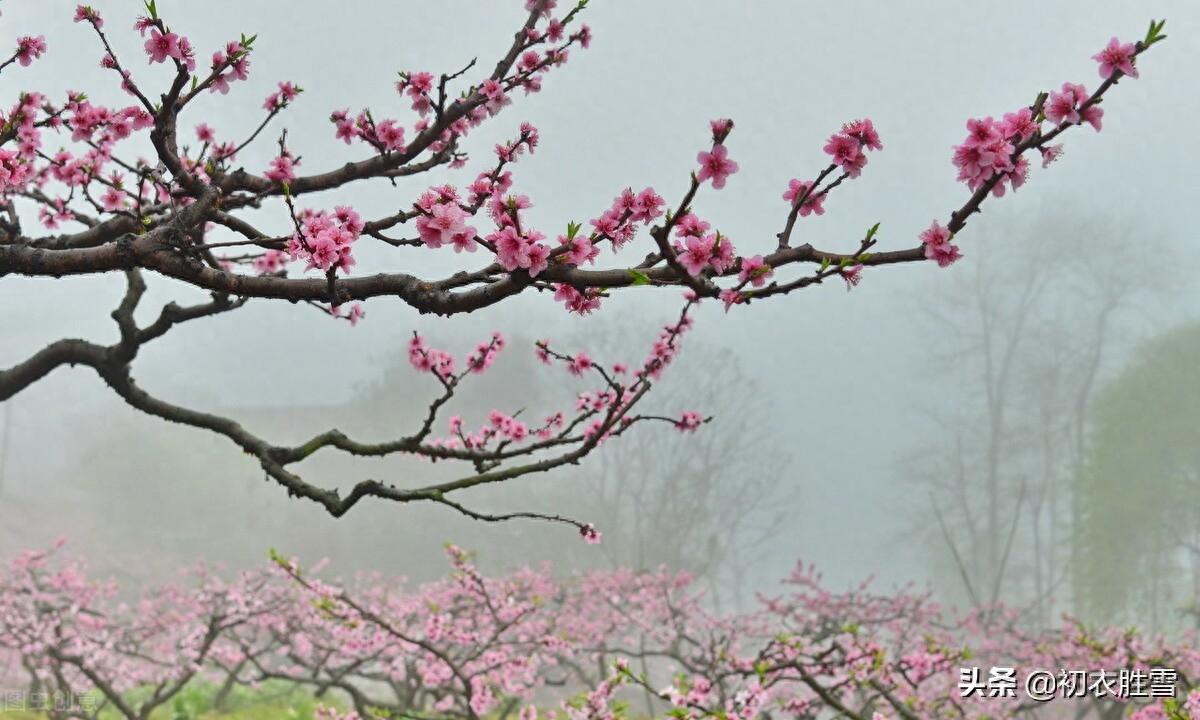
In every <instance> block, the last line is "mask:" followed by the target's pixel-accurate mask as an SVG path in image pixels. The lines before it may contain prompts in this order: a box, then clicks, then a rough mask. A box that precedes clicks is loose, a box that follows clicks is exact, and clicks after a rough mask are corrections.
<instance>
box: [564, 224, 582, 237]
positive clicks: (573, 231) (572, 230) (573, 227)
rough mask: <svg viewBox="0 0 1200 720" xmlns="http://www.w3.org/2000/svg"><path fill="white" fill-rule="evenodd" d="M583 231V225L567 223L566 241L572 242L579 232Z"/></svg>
mask: <svg viewBox="0 0 1200 720" xmlns="http://www.w3.org/2000/svg"><path fill="white" fill-rule="evenodd" d="M582 229H583V223H577V222H569V223H567V239H568V240H574V239H575V236H576V235H578V234H579V231H580V230H582Z"/></svg>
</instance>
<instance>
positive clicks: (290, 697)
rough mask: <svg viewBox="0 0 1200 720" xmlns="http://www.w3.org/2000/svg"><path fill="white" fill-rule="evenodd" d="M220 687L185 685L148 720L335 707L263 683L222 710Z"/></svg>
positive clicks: (8, 719)
mask: <svg viewBox="0 0 1200 720" xmlns="http://www.w3.org/2000/svg"><path fill="white" fill-rule="evenodd" d="M218 690H219V687H218V686H217V685H216V684H215V683H212V682H208V681H204V680H195V681H193V682H191V683H188V685H187V686H186V687H184V688H183V690H181V691H180V692H179V694H178V695H176V696H175V697H174V698H172V699H171V701H170V702H168V703H166V704H164V705H162V706H160V707H158V708H156V709H155V710H154V712H152V713H151V714H150V720H313V716H314V713H315V711H316V708H317V705H318V704H324V705H334V706H337V705H338V703H336V702H331V701H330V700H329V699H322V700H321V701H318V700H317V699H316V698H314V697H313V696H312V694H311V693H309V692H308V691H306V690H304V689H303V688H298V687H295V686H293V685H290V684H288V683H270V682H268V683H264V684H263V685H262V686H261V687H259V688H258V689H257V690H252V689H250V688H247V687H244V686H241V685H239V686H236V687H234V689H233V690H232V691H231V692H230V693H229V695H228V696H227V697H226V701H225V706H226V707H225V708H224V709H217V708H215V707H214V701H215V700H216V696H217V692H218ZM147 694H149V690H148V689H147V690H134V691H131V692H129V693H128V694H127V695H126V697H127V698H128V699H129V700H130V701H131V702H133V703H134V704H135V705H136V704H137V702H138V701H139V700H140V698H141V697H144V696H145V695H147ZM5 708H6V706H5V705H3V704H0V720H45V719H46V718H47V717H48V715H47V713H46V712H44V711H39V710H6V709H5ZM100 717H101V718H103V719H104V720H110V719H111V720H120V718H121V715H120V713H118V712H116V711H115V710H113V709H111V708H109V709H107V710H105V711H104V712H102V713H100Z"/></svg>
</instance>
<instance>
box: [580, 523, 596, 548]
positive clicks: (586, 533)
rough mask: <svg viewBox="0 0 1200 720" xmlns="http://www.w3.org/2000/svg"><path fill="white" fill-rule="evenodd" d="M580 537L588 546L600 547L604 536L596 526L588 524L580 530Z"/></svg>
mask: <svg viewBox="0 0 1200 720" xmlns="http://www.w3.org/2000/svg"><path fill="white" fill-rule="evenodd" d="M579 535H580V537H582V538H583V541H584V542H586V543H587V544H588V545H599V544H600V536H601V535H602V533H601V532H600V531H599V530H597V529H596V526H595V525H593V524H591V523H588V524H586V525H584V526H583V527H581V528H579Z"/></svg>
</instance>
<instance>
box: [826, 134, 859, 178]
mask: <svg viewBox="0 0 1200 720" xmlns="http://www.w3.org/2000/svg"><path fill="white" fill-rule="evenodd" d="M824 150H825V154H826V155H829V156H830V157H831V158H833V164H834V165H837V166H838V167H840V168H841V169H842V171H843V172H844V173H846V175H848V176H850V177H851V178H856V177H858V176H859V175H861V174H862V169H863V166H865V165H866V164H867V156H866V154H864V153H863V151H862V143H860V142H859V141H858V140H857V139H856V138H852V137H850V136H849V135H843V134H841V133H838V134H836V135H830V136H829V142H827V143H825V147H824Z"/></svg>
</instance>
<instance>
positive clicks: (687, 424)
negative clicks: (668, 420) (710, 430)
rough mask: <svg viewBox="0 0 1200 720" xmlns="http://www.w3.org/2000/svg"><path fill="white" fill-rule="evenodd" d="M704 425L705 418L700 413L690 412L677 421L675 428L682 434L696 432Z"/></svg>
mask: <svg viewBox="0 0 1200 720" xmlns="http://www.w3.org/2000/svg"><path fill="white" fill-rule="evenodd" d="M702 424H704V418H703V417H701V416H700V413H698V412H693V411H691V410H689V411H687V412H685V413H683V414H682V415H680V416H679V419H678V420H676V421H675V428H676V429H678V430H679V431H680V432H696V430H697V429H698V428H699V427H700V426H701V425H702Z"/></svg>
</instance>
